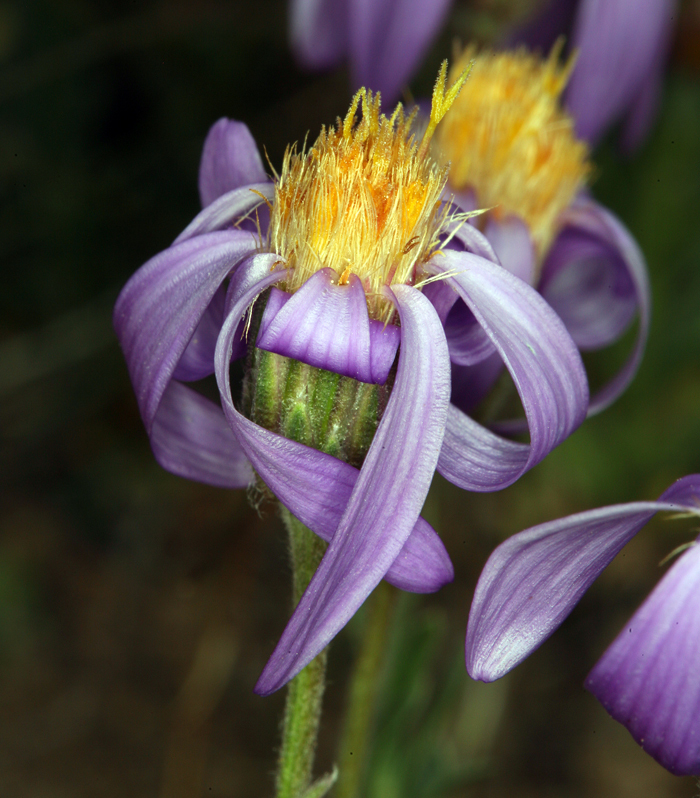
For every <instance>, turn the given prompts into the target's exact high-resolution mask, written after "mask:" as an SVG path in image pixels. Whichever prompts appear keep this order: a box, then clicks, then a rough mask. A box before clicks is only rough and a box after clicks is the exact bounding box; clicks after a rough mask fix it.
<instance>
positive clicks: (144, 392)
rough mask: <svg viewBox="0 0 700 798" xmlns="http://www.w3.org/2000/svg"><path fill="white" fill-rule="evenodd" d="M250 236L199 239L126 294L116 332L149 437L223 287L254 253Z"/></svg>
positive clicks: (162, 257) (150, 268)
mask: <svg viewBox="0 0 700 798" xmlns="http://www.w3.org/2000/svg"><path fill="white" fill-rule="evenodd" d="M255 246H256V241H255V238H254V236H252V235H251V234H250V233H244V232H242V231H239V230H229V231H226V232H220V233H210V234H208V235H203V236H197V237H196V238H193V239H190V240H188V241H185V242H183V243H182V244H177V245H174V246H172V247H170V248H169V249H166V250H165V251H164V252H161V253H160V254H158V255H156V256H155V257H154V258H151V260H149V261H148V262H147V263H146V264H144V265H143V266H142V267H141V268H140V269H139V270H138V271H137V272H136V273H135V274H134V275H133V276H132V278H131V279H130V280H129V282H128V283H127V284H126V285H125V286H124V288H123V289H122V292H121V294H120V295H119V297H118V299H117V302H116V305H115V307H114V318H113V322H114V328H115V330H116V333H117V337H118V338H119V342H120V343H121V346H122V349H123V350H124V356H125V358H126V362H127V366H128V368H129V374H130V375H131V381H132V383H133V386H134V392H135V393H136V399H137V401H138V404H139V409H140V411H141V416H142V418H143V421H144V424H145V425H146V430H147V431H148V432H149V433H150V431H151V426H152V424H153V418H154V416H155V414H156V410H157V409H158V405H159V403H160V400H161V397H162V396H163V392H164V391H165V389H166V387H167V385H168V382H169V381H170V379H171V377H172V375H173V372H174V371H175V367H176V366H177V363H178V361H179V360H180V357H181V356H182V354H183V352H184V351H185V348H186V347H187V344H188V342H189V340H190V339H191V338H192V335H193V333H194V331H195V329H196V327H197V325H198V324H199V321H200V319H201V318H202V316H203V314H204V312H205V311H206V309H207V306H208V305H209V303H210V302H211V300H212V298H213V296H214V294H215V293H216V291H217V289H218V288H219V286H220V285H221V284H222V282H223V281H224V280H225V279H226V277H227V276H228V275H229V274H230V272H231V271H232V269H233V268H234V267H235V266H236V265H237V264H238V263H239V262H240V261H241V260H242V259H243V258H245V257H246V255H248V254H250V253H251V252H252V251H254V250H255Z"/></svg>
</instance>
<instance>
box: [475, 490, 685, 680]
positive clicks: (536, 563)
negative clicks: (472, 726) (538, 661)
mask: <svg viewBox="0 0 700 798" xmlns="http://www.w3.org/2000/svg"><path fill="white" fill-rule="evenodd" d="M699 509H700V475H697V474H695V475H692V476H690V477H684V478H683V479H681V480H678V482H676V483H675V484H674V485H672V486H671V487H670V488H669V489H668V490H667V491H665V493H663V494H662V495H661V496H660V497H659V500H658V501H656V502H635V503H632V504H617V505H613V506H610V507H601V508H599V509H597V510H590V511H588V512H585V513H578V514H576V515H570V516H568V517H566V518H560V519H558V520H557V521H550V522H548V523H546V524H540V525H539V526H534V527H531V528H530V529H526V530H525V531H524V532H519V533H518V534H517V535H513V537H511V538H509V539H508V540H506V541H505V542H504V543H502V544H501V545H500V546H498V547H497V548H496V549H495V550H494V552H493V553H492V554H491V556H490V557H489V559H488V561H487V563H486V565H485V566H484V570H483V571H482V572H481V576H480V577H479V582H478V583H477V586H476V591H475V593H474V600H473V602H472V606H471V610H470V612H469V622H468V625H467V643H466V658H467V671H468V672H469V674H470V675H471V676H472V678H474V679H480V680H481V681H484V682H491V681H494V680H495V679H500V678H501V676H504V675H505V674H506V673H508V671H510V670H512V669H513V668H514V667H515V666H516V665H518V664H519V663H520V662H522V661H523V660H524V659H525V658H526V657H528V656H529V655H530V654H531V653H532V652H533V651H534V650H535V649H536V648H538V647H539V646H540V645H541V644H542V643H543V642H544V641H545V640H546V639H547V638H548V637H549V635H551V634H552V632H554V630H555V629H556V628H557V627H558V626H559V625H560V624H561V623H562V621H563V620H564V618H566V616H567V615H568V614H569V613H570V612H571V610H572V609H573V608H574V606H575V605H576V603H577V602H578V600H579V599H580V598H581V596H582V595H583V594H584V593H585V592H586V590H588V588H589V587H590V585H591V584H592V583H593V581H594V580H595V579H596V577H597V576H598V575H599V574H600V573H601V572H602V571H603V569H604V568H605V567H606V566H607V565H608V564H609V563H610V562H611V560H612V559H613V557H615V555H616V554H617V553H618V552H619V551H620V550H621V549H622V547H623V546H624V545H625V543H627V542H628V541H629V540H631V539H632V538H633V537H634V535H635V534H636V533H637V532H638V531H639V530H640V529H641V528H642V527H643V526H644V524H646V523H647V521H648V520H649V519H650V518H651V517H652V516H653V515H654V514H655V513H657V512H659V511H664V510H666V511H672V512H679V511H686V512H692V513H695V514H698V511H699Z"/></svg>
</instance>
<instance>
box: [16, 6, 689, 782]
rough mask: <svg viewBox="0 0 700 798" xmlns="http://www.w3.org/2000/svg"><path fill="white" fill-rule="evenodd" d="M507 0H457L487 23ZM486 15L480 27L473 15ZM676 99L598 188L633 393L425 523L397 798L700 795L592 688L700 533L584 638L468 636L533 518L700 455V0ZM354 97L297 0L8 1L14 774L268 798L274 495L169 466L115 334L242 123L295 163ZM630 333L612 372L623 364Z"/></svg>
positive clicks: (679, 44)
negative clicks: (479, 606) (290, 32)
mask: <svg viewBox="0 0 700 798" xmlns="http://www.w3.org/2000/svg"><path fill="white" fill-rule="evenodd" d="M507 5H508V4H507V3H505V2H503V0H501V2H496V0H491V2H486V1H485V0H482V2H480V3H478V4H476V3H474V4H472V5H469V4H467V3H463V4H461V5H459V6H458V7H457V8H456V9H455V13H454V17H453V19H452V21H451V23H450V26H449V28H448V30H447V32H446V33H445V34H444V35H443V37H442V39H441V41H440V43H439V44H438V45H436V46H435V48H434V49H433V51H432V53H431V55H430V57H429V59H428V61H427V63H426V66H425V68H424V70H423V71H422V72H421V74H420V76H419V77H418V78H417V80H416V81H415V83H414V85H413V90H414V92H415V93H416V94H417V95H420V94H424V93H427V92H428V91H429V89H430V86H431V83H432V80H433V76H434V74H435V73H436V68H437V64H438V62H439V60H440V59H441V58H442V57H443V55H444V54H445V53H447V54H449V52H450V50H449V43H450V37H451V34H453V33H458V34H461V36H462V38H467V37H468V35H469V30H472V31H474V30H476V31H478V32H479V34H480V35H482V36H483V37H486V38H487V37H488V36H491V35H493V34H494V32H495V31H497V30H498V26H499V23H500V21H501V20H502V19H504V18H505V17H507V16H508V7H507ZM467 26H471V27H470V28H469V27H467ZM679 31H680V32H679V34H678V36H677V38H676V41H675V43H674V51H673V58H672V63H671V66H670V68H669V73H668V76H667V81H666V86H665V93H664V99H663V104H662V107H661V109H660V114H659V118H658V122H657V125H656V127H655V129H654V131H653V134H652V136H651V137H650V139H649V140H648V142H647V143H646V145H645V146H644V148H643V149H642V150H641V151H640V152H639V153H638V155H637V156H636V157H635V158H634V159H632V160H628V161H625V160H623V159H621V158H620V156H619V154H618V151H617V148H616V146H615V136H614V135H611V137H610V139H609V140H608V141H606V142H604V144H603V145H602V147H601V148H600V149H599V151H598V152H596V154H595V161H596V164H597V170H596V172H597V177H596V180H595V182H594V185H593V190H594V193H595V195H596V196H597V198H598V199H599V200H601V201H602V202H604V203H606V204H607V205H608V206H609V207H611V208H612V209H613V210H614V211H615V212H616V213H617V214H618V215H619V216H620V217H621V218H622V219H623V221H624V222H625V223H626V224H627V225H628V226H629V227H630V229H631V230H632V231H633V233H634V234H635V236H636V237H637V239H638V241H639V242H640V244H641V246H642V249H643V250H644V252H645V253H646V256H647V259H648V263H649V270H650V275H651V283H652V287H653V292H654V315H653V323H652V328H651V336H650V341H649V346H648V350H647V354H646V357H645V360H644V363H643V365H642V368H641V370H640V372H639V374H638V376H637V378H636V380H635V382H634V384H633V386H632V387H631V388H630V389H629V390H628V391H627V393H626V394H625V395H624V396H623V397H622V398H621V399H620V400H619V401H618V402H617V404H616V405H615V406H613V407H612V408H610V409H609V410H608V411H606V412H605V413H604V414H603V415H601V416H600V417H597V418H594V419H592V420H589V421H587V422H586V423H585V424H584V426H583V427H582V428H581V429H580V430H579V431H578V432H577V433H576V434H575V435H574V436H572V438H570V439H569V440H568V441H567V442H566V443H565V444H564V445H562V446H561V447H560V448H559V449H558V450H557V451H556V452H554V453H553V454H552V455H551V456H550V457H549V458H548V459H547V460H546V461H545V462H544V463H543V464H542V465H540V466H539V467H538V468H536V469H535V470H534V471H532V472H531V473H529V474H528V475H526V476H525V477H524V478H523V479H522V480H521V481H520V482H519V483H518V484H517V485H515V486H513V487H512V488H509V489H508V490H506V491H503V492H502V493H499V494H491V495H476V494H467V493H463V492H461V491H458V490H457V489H455V488H454V487H452V486H451V485H448V484H447V483H445V482H444V481H443V480H441V479H440V478H436V480H435V484H434V486H433V491H432V493H431V494H430V496H429V499H428V503H427V507H426V511H425V513H426V516H427V517H428V518H429V520H431V521H432V522H433V523H434V524H435V526H436V528H437V529H438V531H439V532H440V533H441V535H442V536H443V538H444V539H445V541H446V544H447V547H448V549H449V551H450V553H451V555H452V557H453V561H454V563H455V567H456V571H457V580H456V582H455V583H454V584H453V585H450V586H448V587H447V588H445V589H444V590H443V591H441V593H439V594H437V595H435V596H426V597H405V598H402V599H401V601H400V602H399V609H398V618H399V624H398V628H397V631H396V633H395V634H394V636H393V637H392V640H391V646H390V648H391V658H392V661H393V662H394V663H395V664H396V665H397V668H396V670H395V671H394V673H393V675H386V676H385V681H384V682H383V684H382V701H381V706H380V707H379V719H378V726H379V735H378V738H377V742H376V745H375V746H374V757H373V762H372V770H371V784H370V785H369V786H368V788H367V795H368V796H372V797H373V798H374V797H375V796H376V798H393V797H394V796H396V798H399V796H400V798H413V797H414V796H415V798H419V796H420V798H440V796H445V798H456V797H457V796H468V797H469V798H471V796H474V798H482V797H486V796H489V798H501V797H503V798H506V796H507V798H526V797H527V798H529V796H544V797H546V798H549V796H552V798H553V797H554V796H557V798H560V797H561V798H583V797H584V796H586V798H588V797H590V798H594V796H595V797H596V798H597V797H598V796H615V798H626V796H630V798H632V796H634V798H645V797H646V796H649V797H650V798H651V797H652V796H653V798H663V797H664V796H691V795H693V794H694V793H695V790H696V788H695V786H694V781H693V780H692V779H677V778H674V777H672V776H670V775H669V774H667V773H666V772H665V771H663V769H662V768H661V767H659V766H658V765H656V763H654V762H653V761H652V760H651V759H649V758H648V757H646V755H645V754H643V753H642V752H641V751H640V750H639V749H638V748H637V746H636V745H635V744H634V742H633V741H632V740H631V738H630V737H629V735H628V734H627V732H626V731H625V730H624V729H623V728H621V727H620V726H618V725H617V724H616V723H615V722H613V721H612V720H611V719H610V718H609V717H608V716H607V715H606V714H605V712H604V711H603V710H602V708H601V707H600V706H599V705H598V704H597V702H596V701H595V700H594V699H593V698H592V697H591V696H590V695H588V694H587V693H585V692H584V690H583V688H582V682H583V679H584V677H585V675H586V673H587V672H588V669H589V668H590V667H591V666H592V665H593V663H594V662H595V660H596V658H597V657H598V656H599V655H600V654H601V653H602V651H603V650H604V648H605V646H606V645H607V644H608V643H609V642H610V641H611V640H612V639H613V637H614V635H615V634H616V633H617V631H618V630H619V628H620V626H621V624H622V623H624V620H625V619H626V618H627V617H628V616H629V614H630V613H631V612H632V611H633V610H634V608H635V607H636V606H637V604H638V603H639V601H640V600H641V599H642V597H643V596H644V595H646V593H648V591H649V590H650V588H651V587H652V586H653V585H654V584H655V582H656V581H657V580H658V578H659V577H660V575H661V573H662V572H663V571H662V569H660V568H659V566H658V563H659V561H660V560H661V559H662V557H664V556H665V554H666V553H667V552H668V551H670V550H671V549H673V548H674V547H675V546H677V545H679V544H680V543H683V542H685V541H686V540H688V539H690V538H691V537H694V536H695V535H697V530H695V529H694V528H693V524H692V522H689V521H678V522H673V523H668V522H666V521H663V520H657V521H655V522H653V523H652V524H650V525H649V526H648V527H647V528H646V529H645V531H644V532H643V533H642V534H641V535H640V536H639V537H638V539H637V540H635V541H634V542H633V543H632V544H631V545H630V546H629V547H628V548H627V549H626V550H625V552H623V554H621V555H620V557H619V558H618V559H617V560H616V561H615V562H614V563H613V565H612V566H611V567H610V568H609V569H608V571H607V572H606V573H605V574H604V576H603V577H602V578H601V579H600V580H599V582H598V583H596V585H595V586H594V588H593V589H592V590H591V591H590V593H589V594H588V595H587V596H586V598H585V599H584V600H583V602H582V603H581V605H580V606H579V607H578V608H577V609H576V611H575V612H574V613H573V615H572V616H571V618H570V619H569V620H568V621H567V622H566V623H565V624H564V626H563V627H562V629H561V630H560V631H559V632H558V633H557V634H556V635H555V636H554V637H553V638H552V639H551V640H550V641H548V642H547V643H546V644H545V645H544V646H543V647H542V649H540V650H539V651H538V652H537V653H536V654H535V655H533V656H532V657H531V659H530V660H528V661H527V662H526V663H525V664H523V665H522V666H521V667H520V668H518V669H517V670H516V671H515V672H514V673H513V674H511V675H510V676H508V677H507V678H506V679H504V680H502V681H501V682H500V683H498V684H495V685H490V686H484V685H480V684H475V683H473V682H471V680H470V679H469V678H468V677H467V675H466V673H465V672H464V666H463V654H462V646H463V636H464V628H465V625H466V620H467V614H468V609H469V600H470V597H471V593H472V591H473V588H474V584H475V580H476V578H477V576H478V573H479V571H480V569H481V567H482V565H483V563H484V561H485V559H486V557H487V556H488V553H489V552H490V551H491V549H492V548H493V546H494V545H495V544H496V543H497V542H498V541H499V540H501V539H503V538H504V537H506V536H507V535H509V534H512V533H514V532H517V531H518V530H520V529H522V528H525V527H527V526H529V525H532V524H535V523H539V522H541V521H545V520H549V519H551V518H555V517H557V516H560V515H563V514H567V513H571V512H575V511H578V510H584V509H588V508H591V507H595V506H598V505H601V504H606V503H614V502H622V501H630V500H636V499H648V498H655V497H656V496H657V495H658V494H659V493H661V491H662V490H664V489H665V488H666V487H667V486H668V485H669V484H670V483H671V482H672V481H673V480H675V479H676V478H678V477H680V476H683V475H684V474H687V473H691V472H693V471H699V470H700V414H699V413H698V401H699V399H700V364H699V363H698V356H699V355H700V313H699V312H698V308H699V307H700V268H699V264H700V224H699V223H698V214H699V213H700V82H699V77H700V63H699V62H698V60H697V56H696V55H695V53H697V52H699V51H700V4H698V3H697V2H688V3H686V4H685V5H684V7H683V13H682V23H681V24H680V25H679ZM348 101H349V91H348V87H347V79H346V74H345V73H344V72H342V71H341V72H338V73H335V74H329V75H321V76H309V75H305V74H303V73H301V72H300V71H298V70H297V68H296V67H295V65H294V62H293V60H292V58H291V56H290V53H289V51H288V48H287V44H286V22H285V4H284V3H283V2H281V0H258V1H257V2H229V3H224V2H219V1H218V0H217V1H216V2H206V3H196V2H194V0H190V2H178V3H153V2H146V1H145V0H134V2H132V3H127V2H110V0H64V2H53V3H51V2H42V0H22V2H18V0H14V2H13V1H12V0H7V1H6V2H2V3H0V197H1V198H0V209H1V213H0V242H1V246H2V256H3V257H2V262H3V266H2V290H1V291H0V435H1V436H2V449H1V451H0V472H1V473H2V483H1V484H0V505H1V509H0V677H1V678H0V794H2V795H7V796H14V795H18V796H19V795H22V796H29V797H30V798H39V797H40V796H41V797H42V798H43V796H51V798H53V797H54V796H57V797H59V798H60V797H62V796H70V798H74V797H76V798H77V797H80V796H86V798H87V796H90V798H94V797H95V796H98V797H101V796H105V798H107V797H111V796H129V798H140V797H141V796H149V797H150V796H155V795H157V794H161V795H163V796H164V797H165V796H168V797H172V796H178V798H179V797H180V796H181V797H182V798H185V796H198V795H212V796H231V797H233V796H241V797H244V796H245V797H247V796H264V795H270V794H271V792H272V790H271V784H272V779H271V773H272V771H273V770H274V756H275V755H274V748H275V746H276V745H277V724H278V718H279V715H280V712H281V708H282V701H283V696H282V694H281V693H280V694H278V695H275V696H273V697H271V698H266V699H261V698H258V697H256V696H254V695H253V694H252V687H253V685H254V683H255V681H256V679H257V676H258V674H259V673H260V670H261V669H262V666H263V664H264V662H265V661H266V658H267V657H268V656H269V654H270V652H271V650H272V648H273V646H274V642H275V640H276V638H277V636H278V635H279V633H280V631H281V629H282V627H283V624H284V623H285V620H286V618H287V617H288V612H289V604H288V601H289V599H288V586H287V583H288V577H289V575H288V569H287V564H286V553H285V543H284V540H283V535H282V531H281V528H280V524H279V521H278V520H277V518H276V516H275V513H274V509H273V508H268V510H267V512H266V513H265V514H264V515H263V517H262V518H260V517H258V516H257V515H256V513H255V512H253V511H252V510H251V509H250V508H249V507H248V506H247V504H246V500H245V496H244V495H243V493H242V492H226V491H222V490H217V489H215V488H209V487H207V486H203V485H196V484H193V483H188V482H186V481H184V480H181V479H179V478H177V477H174V476H171V475H170V474H167V473H166V472H164V471H162V470H161V469H160V468H159V467H158V466H157V465H156V463H155V462H154V460H153V458H152V455H151V453H150V449H149V447H148V441H147V438H146V435H145V433H144V431H143V429H142V426H141V423H140V419H139V416H138V412H137V409H136V403H135V400H134V397H133V394H132V391H131V387H130V384H129V381H128V376H127V373H126V368H125V365H124V362H123V359H122V357H121V354H120V352H119V349H118V346H117V343H116V340H115V339H114V336H113V333H112V331H111V323H110V312H111V305H112V303H113V301H114V298H115V297H116V294H117V292H118V291H119V289H120V288H121V286H122V285H123V284H124V282H125V281H126V280H127V278H128V277H129V275H130V274H131V273H132V272H133V271H134V270H135V269H136V268H137V267H138V266H139V265H140V264H141V263H143V262H144V261H145V260H147V259H148V258H149V257H151V256H152V255H153V254H155V253H156V252H158V251H160V250H161V249H163V248H165V247H166V246H167V245H168V244H169V242H170V241H171V240H172V239H173V238H174V237H175V235H176V234H177V233H178V232H179V231H180V230H181V229H182V228H183V227H184V226H185V225H186V223H187V222H188V221H189V220H190V219H191V218H192V216H194V214H195V213H196V212H197V210H198V197H197V191H196V177H197V166H198V159H199V152H200V148H201V144H202V142H203V139H204V136H205V135H206V132H207V130H208V128H209V126H210V125H211V124H212V123H213V122H214V121H216V119H218V118H219V117H221V116H224V115H226V116H229V117H233V118H237V119H242V120H244V121H246V122H247V123H248V125H249V126H250V128H251V130H252V132H253V134H254V136H255V138H256V140H257V141H258V142H259V143H260V144H261V145H265V146H266V148H267V152H268V154H269V157H270V160H271V162H272V163H273V164H274V165H275V166H276V167H279V164H280V161H281V157H282V153H283V151H284V146H285V144H286V143H287V142H292V141H295V140H302V139H303V137H304V135H305V133H306V132H307V130H308V131H310V132H311V136H312V137H313V136H314V135H315V133H316V132H317V131H318V130H319V128H320V125H321V124H323V123H328V122H332V121H333V120H334V118H335V116H336V115H337V114H342V113H343V112H344V110H345V109H346V107H347V104H348ZM630 343H631V334H630V335H628V336H627V338H626V339H625V341H623V342H622V343H621V344H620V345H619V346H617V347H614V348H613V349H612V350H611V351H610V352H606V353H605V354H604V355H602V356H597V357H595V358H594V359H592V360H591V363H590V373H591V379H592V382H593V383H594V384H595V383H600V381H601V380H602V379H603V378H604V377H605V375H609V374H611V373H612V372H613V370H614V368H615V367H616V365H619V363H620V362H621V359H622V357H623V356H624V354H625V352H626V351H627V350H628V348H629V346H630ZM361 625H362V617H361V616H360V617H359V618H358V619H357V620H356V621H354V622H353V623H352V624H351V625H350V627H349V629H348V631H347V632H344V633H343V634H342V635H340V636H339V638H338V639H337V641H336V643H335V644H334V646H333V649H332V651H331V655H330V656H331V660H330V663H331V664H330V683H329V688H328V694H327V712H326V716H325V719H324V726H323V730H322V736H321V746H320V762H319V772H320V768H324V767H325V768H327V767H329V766H330V763H331V762H332V760H333V757H334V753H333V751H334V748H333V747H334V744H335V741H336V734H337V729H338V724H339V717H340V714H341V712H342V705H343V700H344V686H345V678H346V674H347V662H348V661H350V660H351V659H352V653H353V651H354V650H355V646H356V642H357V639H358V635H359V633H360V630H361Z"/></svg>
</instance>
